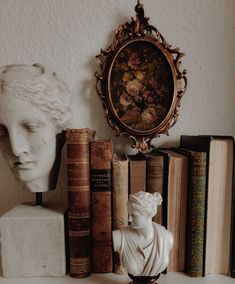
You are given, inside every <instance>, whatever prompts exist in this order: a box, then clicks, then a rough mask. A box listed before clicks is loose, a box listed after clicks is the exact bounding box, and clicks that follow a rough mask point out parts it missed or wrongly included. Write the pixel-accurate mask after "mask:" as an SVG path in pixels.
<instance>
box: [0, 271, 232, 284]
mask: <svg viewBox="0 0 235 284" xmlns="http://www.w3.org/2000/svg"><path fill="white" fill-rule="evenodd" d="M130 281H131V279H130V278H129V277H128V276H127V275H116V274H113V273H108V274H92V275H91V276H89V277H88V278H83V279H77V278H71V277H69V276H67V275H66V276H63V277H33V278H4V277H0V284H128V283H129V282H130ZM157 283H158V284H235V279H234V278H231V277H227V276H224V275H207V276H206V277H199V278H192V277H189V276H187V275H185V274H183V273H173V272H171V273H168V274H167V275H164V274H162V275H161V277H160V278H159V279H158V281H157Z"/></svg>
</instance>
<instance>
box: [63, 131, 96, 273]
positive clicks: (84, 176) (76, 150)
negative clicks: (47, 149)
mask: <svg viewBox="0 0 235 284" xmlns="http://www.w3.org/2000/svg"><path fill="white" fill-rule="evenodd" d="M94 135H95V132H94V131H93V130H91V129H88V128H84V129H67V130H66V149H67V177H68V178H67V179H68V184H67V185H68V247H69V259H70V275H71V277H77V278H82V277H87V276H89V274H90V271H91V267H90V180H89V177H90V176H89V169H90V166H89V162H90V161H89V141H90V140H92V139H93V137H94Z"/></svg>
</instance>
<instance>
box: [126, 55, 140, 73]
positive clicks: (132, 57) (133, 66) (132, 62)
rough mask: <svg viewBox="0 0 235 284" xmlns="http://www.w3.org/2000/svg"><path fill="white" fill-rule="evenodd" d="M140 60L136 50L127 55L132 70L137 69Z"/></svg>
mask: <svg viewBox="0 0 235 284" xmlns="http://www.w3.org/2000/svg"><path fill="white" fill-rule="evenodd" d="M141 62H142V60H141V58H140V56H139V54H138V53H137V52H133V53H132V54H131V55H130V57H129V60H128V66H129V67H130V68H131V69H133V70H137V69H138V68H139V65H140V64H141Z"/></svg>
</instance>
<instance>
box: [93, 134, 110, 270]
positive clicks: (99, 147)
mask: <svg viewBox="0 0 235 284" xmlns="http://www.w3.org/2000/svg"><path fill="white" fill-rule="evenodd" d="M90 153H91V160H90V161H91V163H90V166H91V168H90V181H91V217H92V219H91V228H92V230H91V234H92V249H91V252H92V271H93V272H95V273H108V272H112V270H113V261H112V259H113V255H112V209H111V206H112V204H111V162H112V141H111V140H106V141H93V142H91V143H90Z"/></svg>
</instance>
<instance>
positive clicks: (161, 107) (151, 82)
mask: <svg viewBox="0 0 235 284" xmlns="http://www.w3.org/2000/svg"><path fill="white" fill-rule="evenodd" d="M135 11H136V19H133V18H132V19H131V22H127V23H125V24H124V25H120V26H119V27H118V29H117V30H116V33H115V37H114V39H113V42H112V44H111V45H110V46H109V47H108V48H107V49H104V50H103V49H101V53H100V54H99V55H97V56H96V57H97V58H98V59H99V60H100V67H101V72H96V74H95V76H96V79H97V82H96V90H97V93H98V95H99V97H100V98H101V100H102V104H103V108H104V110H105V116H106V119H107V121H108V124H109V125H110V127H112V128H113V129H114V130H115V131H116V134H117V135H125V136H127V137H129V138H132V139H133V141H134V144H133V147H134V148H137V149H138V150H139V151H140V152H146V151H148V150H150V149H151V147H152V146H151V140H152V139H153V138H155V137H158V136H160V134H166V135H168V131H169V129H170V128H171V127H172V126H173V125H174V124H175V123H176V121H177V116H178V107H180V101H181V98H182V96H183V94H184V93H185V91H186V88H187V79H186V73H187V71H186V70H183V71H182V72H181V71H180V69H179V67H180V63H181V62H180V59H181V57H182V56H184V54H183V53H181V52H180V51H179V48H171V45H169V44H168V43H167V42H166V40H165V39H164V37H163V36H162V35H161V34H160V32H159V31H158V30H157V29H156V28H155V27H154V26H152V25H150V24H149V18H146V17H145V16H144V9H143V5H141V4H140V3H139V2H138V3H137V5H136V7H135Z"/></svg>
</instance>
